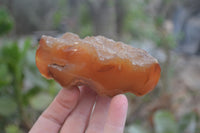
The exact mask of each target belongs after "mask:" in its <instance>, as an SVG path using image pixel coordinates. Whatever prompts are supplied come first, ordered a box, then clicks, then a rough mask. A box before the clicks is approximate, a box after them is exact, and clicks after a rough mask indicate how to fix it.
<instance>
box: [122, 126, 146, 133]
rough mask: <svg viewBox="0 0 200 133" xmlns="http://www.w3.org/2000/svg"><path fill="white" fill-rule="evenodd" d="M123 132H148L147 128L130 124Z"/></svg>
mask: <svg viewBox="0 0 200 133" xmlns="http://www.w3.org/2000/svg"><path fill="white" fill-rule="evenodd" d="M125 133H149V132H147V130H146V129H144V127H142V126H140V125H131V126H128V127H127V128H126V130H125Z"/></svg>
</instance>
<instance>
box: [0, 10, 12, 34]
mask: <svg viewBox="0 0 200 133" xmlns="http://www.w3.org/2000/svg"><path fill="white" fill-rule="evenodd" d="M13 24H14V22H13V19H12V17H11V16H10V14H9V13H8V11H7V10H6V9H5V8H2V7H0V36H1V35H3V34H6V33H8V32H9V31H10V30H11V29H12V28H13Z"/></svg>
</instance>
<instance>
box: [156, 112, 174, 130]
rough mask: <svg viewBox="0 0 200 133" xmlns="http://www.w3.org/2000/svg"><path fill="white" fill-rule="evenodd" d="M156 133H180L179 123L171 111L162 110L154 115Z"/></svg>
mask: <svg viewBox="0 0 200 133" xmlns="http://www.w3.org/2000/svg"><path fill="white" fill-rule="evenodd" d="M154 125H155V133H178V126H177V123H176V121H175V119H174V117H173V115H172V113H170V112H169V111H166V110H160V111H157V112H156V113H155V114H154Z"/></svg>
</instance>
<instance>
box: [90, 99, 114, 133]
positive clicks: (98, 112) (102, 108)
mask: <svg viewBox="0 0 200 133" xmlns="http://www.w3.org/2000/svg"><path fill="white" fill-rule="evenodd" d="M110 101H111V98H109V97H103V96H98V97H97V100H96V104H95V108H94V111H93V114H92V116H91V119H90V121H89V124H88V127H87V130H86V133H102V132H103V129H104V125H105V122H106V118H107V114H108V109H109V105H110Z"/></svg>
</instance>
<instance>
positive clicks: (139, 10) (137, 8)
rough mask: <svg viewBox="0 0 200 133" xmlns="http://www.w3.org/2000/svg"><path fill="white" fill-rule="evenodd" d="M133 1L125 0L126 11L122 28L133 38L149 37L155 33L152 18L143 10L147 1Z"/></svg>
mask: <svg viewBox="0 0 200 133" xmlns="http://www.w3.org/2000/svg"><path fill="white" fill-rule="evenodd" d="M133 1H134V2H133ZM133 1H132V0H126V7H127V11H126V12H127V13H126V17H125V21H124V30H125V32H128V33H130V34H131V36H132V37H133V38H135V39H144V38H149V39H150V38H152V36H153V35H155V32H156V30H155V27H154V21H153V18H152V17H150V16H149V15H148V14H147V13H146V11H145V7H146V5H147V2H146V1H145V0H133Z"/></svg>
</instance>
